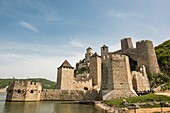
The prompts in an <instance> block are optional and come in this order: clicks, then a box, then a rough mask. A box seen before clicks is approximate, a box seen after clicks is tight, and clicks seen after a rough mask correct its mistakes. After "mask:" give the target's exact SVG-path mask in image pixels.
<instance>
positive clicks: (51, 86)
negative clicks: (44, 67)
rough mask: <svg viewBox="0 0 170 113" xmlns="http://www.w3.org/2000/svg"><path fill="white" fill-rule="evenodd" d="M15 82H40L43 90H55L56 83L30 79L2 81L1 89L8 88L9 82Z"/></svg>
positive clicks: (0, 81) (0, 82)
mask: <svg viewBox="0 0 170 113" xmlns="http://www.w3.org/2000/svg"><path fill="white" fill-rule="evenodd" d="M13 81H32V82H40V83H41V84H42V87H43V89H55V88H56V82H53V81H50V80H47V79H43V78H29V79H0V88H5V87H6V86H8V84H9V82H13Z"/></svg>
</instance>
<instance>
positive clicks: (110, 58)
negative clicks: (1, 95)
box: [7, 38, 160, 101]
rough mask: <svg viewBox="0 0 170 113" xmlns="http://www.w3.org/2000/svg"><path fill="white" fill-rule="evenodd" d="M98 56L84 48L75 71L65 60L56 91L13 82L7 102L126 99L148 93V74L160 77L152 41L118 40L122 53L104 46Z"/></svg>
mask: <svg viewBox="0 0 170 113" xmlns="http://www.w3.org/2000/svg"><path fill="white" fill-rule="evenodd" d="M100 49H101V54H100V55H98V54H97V53H96V52H95V53H93V49H92V48H90V47H89V48H87V49H86V53H85V58H84V59H82V60H80V61H79V62H78V63H76V68H75V69H74V67H72V66H71V65H70V63H69V62H68V61H67V60H65V61H64V62H63V63H62V65H61V66H60V67H59V68H58V72H57V85H56V89H55V90H42V91H41V84H38V83H30V82H26V83H18V82H14V83H13V84H12V85H10V86H9V88H8V93H7V100H9V101H31V100H111V99H116V98H128V97H133V96H137V95H138V94H142V93H146V92H148V91H150V85H149V80H148V78H147V74H157V73H159V72H160V71H159V66H158V62H157V58H156V54H155V50H154V46H153V43H152V41H149V40H143V41H139V42H136V48H134V47H133V43H132V41H131V38H125V39H122V40H121V50H118V51H114V52H110V51H109V47H108V46H106V45H103V46H102V47H101V48H100Z"/></svg>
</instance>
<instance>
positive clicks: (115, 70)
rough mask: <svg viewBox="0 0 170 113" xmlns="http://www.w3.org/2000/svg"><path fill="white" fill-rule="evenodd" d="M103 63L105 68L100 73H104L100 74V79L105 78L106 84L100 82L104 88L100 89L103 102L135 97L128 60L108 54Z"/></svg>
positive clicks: (123, 56)
mask: <svg viewBox="0 0 170 113" xmlns="http://www.w3.org/2000/svg"><path fill="white" fill-rule="evenodd" d="M104 63H105V68H104V69H103V70H102V71H104V72H105V73H102V79H105V78H107V82H103V81H104V80H102V83H101V84H102V86H104V87H102V98H103V100H111V99H116V98H127V97H132V96H137V94H136V92H135V91H134V90H133V86H132V78H131V73H130V65H129V58H128V57H127V56H126V55H116V54H111V53H109V54H108V55H107V57H106V58H105V62H104ZM106 72H107V73H106ZM106 74H107V75H106ZM105 76H106V77H105ZM105 86H106V87H105Z"/></svg>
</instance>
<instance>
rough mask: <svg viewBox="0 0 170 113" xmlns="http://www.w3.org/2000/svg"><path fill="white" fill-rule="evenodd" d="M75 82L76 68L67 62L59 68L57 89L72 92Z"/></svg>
mask: <svg viewBox="0 0 170 113" xmlns="http://www.w3.org/2000/svg"><path fill="white" fill-rule="evenodd" d="M73 80H74V68H73V67H72V66H71V65H70V63H69V62H68V61H67V60H65V61H64V62H63V64H62V65H61V66H60V67H59V68H58V73H57V89H61V90H72V89H73Z"/></svg>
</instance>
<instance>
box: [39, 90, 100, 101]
mask: <svg viewBox="0 0 170 113" xmlns="http://www.w3.org/2000/svg"><path fill="white" fill-rule="evenodd" d="M41 100H60V101H62V100H67V101H71V100H72V101H87V100H100V94H99V92H97V91H96V90H89V91H86V90H84V91H83V90H43V91H42V93H41Z"/></svg>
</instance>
